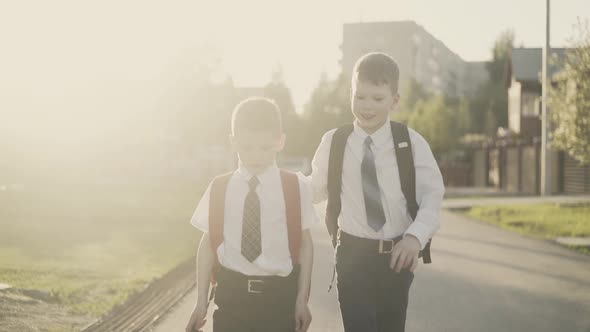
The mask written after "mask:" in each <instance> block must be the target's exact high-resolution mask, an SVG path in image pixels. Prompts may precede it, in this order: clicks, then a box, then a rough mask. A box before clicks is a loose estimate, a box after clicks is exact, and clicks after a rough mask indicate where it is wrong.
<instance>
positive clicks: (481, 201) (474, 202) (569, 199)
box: [442, 195, 590, 209]
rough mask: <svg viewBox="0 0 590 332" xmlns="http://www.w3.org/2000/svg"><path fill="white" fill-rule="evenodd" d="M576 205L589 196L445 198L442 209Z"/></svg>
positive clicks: (584, 201)
mask: <svg viewBox="0 0 590 332" xmlns="http://www.w3.org/2000/svg"><path fill="white" fill-rule="evenodd" d="M543 203H556V204H576V203H590V195H577V196H573V195H572V196H569V195H555V196H508V195H502V196H494V197H475V198H473V197H464V198H462V197H461V196H457V198H445V200H444V201H443V204H442V207H443V208H445V209H464V208H469V207H472V206H482V205H507V204H543Z"/></svg>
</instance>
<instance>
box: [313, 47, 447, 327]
mask: <svg viewBox="0 0 590 332" xmlns="http://www.w3.org/2000/svg"><path fill="white" fill-rule="evenodd" d="M398 81H399V69H398V66H397V64H396V63H395V61H394V60H393V59H392V58H391V57H390V56H389V55H387V54H384V53H369V54H366V55H364V56H363V57H361V58H360V59H359V60H358V61H357V63H356V64H355V67H354V69H353V73H352V101H351V105H352V113H353V115H354V117H355V121H354V123H353V124H352V125H348V126H344V127H341V128H338V129H334V130H331V131H329V132H327V133H326V134H325V135H324V136H323V137H322V141H321V143H320V146H319V147H318V149H317V151H316V154H315V156H314V159H313V162H312V184H313V189H314V202H315V203H318V202H320V201H323V200H325V199H328V207H327V211H326V224H327V226H328V230H329V232H330V234H331V235H332V237H333V239H334V244H335V245H336V243H337V246H336V272H337V274H338V279H337V281H338V300H339V302H340V310H341V312H342V319H343V323H344V329H345V331H346V332H360V331H362V332H377V331H379V332H381V331H388V332H390V331H396V332H398V331H404V329H405V321H406V310H407V306H408V296H409V289H410V285H411V284H412V281H413V278H414V273H413V271H414V270H415V268H416V266H417V264H418V258H419V256H420V254H421V253H422V254H423V255H424V256H423V259H424V261H425V262H429V260H430V255H429V254H430V252H429V248H430V238H431V237H432V236H433V235H434V233H435V232H436V231H437V230H438V228H439V210H440V204H441V201H442V198H443V194H444V185H443V181H442V176H441V173H440V170H439V168H438V166H437V163H436V161H435V159H434V157H433V155H432V152H431V150H430V147H429V146H428V143H427V142H426V141H425V140H424V138H422V136H420V135H419V134H418V133H417V132H415V131H414V130H412V129H409V128H407V127H406V126H404V125H402V124H399V123H396V122H390V121H389V118H390V115H391V113H392V111H393V110H394V109H395V108H396V107H397V106H398V103H399V99H400V98H399V94H398ZM336 238H337V241H336Z"/></svg>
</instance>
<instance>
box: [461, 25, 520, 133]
mask: <svg viewBox="0 0 590 332" xmlns="http://www.w3.org/2000/svg"><path fill="white" fill-rule="evenodd" d="M513 45H514V32H512V31H505V32H503V33H502V34H500V36H499V37H498V39H496V41H495V43H494V47H493V48H492V61H490V62H489V63H488V64H487V65H486V67H487V71H488V81H487V82H486V83H484V84H483V85H482V86H481V87H480V88H479V89H478V91H477V92H476V94H475V97H474V99H473V101H472V103H471V113H472V119H473V125H474V128H473V129H475V131H476V132H486V133H487V134H488V135H495V132H496V129H497V128H498V127H506V126H507V125H508V91H507V89H506V80H507V78H506V74H507V71H506V68H507V66H508V63H509V61H510V54H511V51H512V48H513Z"/></svg>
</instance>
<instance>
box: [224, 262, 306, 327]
mask: <svg viewBox="0 0 590 332" xmlns="http://www.w3.org/2000/svg"><path fill="white" fill-rule="evenodd" d="M298 276H299V267H298V266H297V267H295V268H294V269H293V272H292V273H291V274H290V275H289V276H287V277H279V276H272V277H268V276H264V277H255V276H246V275H243V274H241V273H238V272H233V271H230V270H227V269H225V268H218V270H217V271H216V273H215V277H216V280H217V289H216V291H215V304H216V305H217V307H218V309H217V310H215V312H214V313H213V332H238V331H239V332H293V331H295V301H296V298H297V282H298Z"/></svg>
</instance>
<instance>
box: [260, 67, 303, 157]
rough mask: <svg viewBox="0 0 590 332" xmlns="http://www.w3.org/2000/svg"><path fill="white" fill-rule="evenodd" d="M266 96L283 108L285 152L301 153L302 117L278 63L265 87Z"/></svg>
mask: <svg viewBox="0 0 590 332" xmlns="http://www.w3.org/2000/svg"><path fill="white" fill-rule="evenodd" d="M264 96H265V97H268V98H270V99H272V100H274V101H275V103H277V105H278V106H279V109H280V110H281V115H282V118H283V130H284V131H285V134H286V135H287V141H286V143H285V149H284V153H285V154H286V155H289V156H293V155H301V154H302V151H301V148H300V147H299V143H298V142H299V141H300V139H301V138H302V132H301V130H300V128H301V118H300V116H299V114H297V112H295V105H294V104H293V98H292V97H291V90H290V89H289V88H288V87H287V85H286V84H285V82H284V79H283V70H282V68H281V66H280V65H277V66H276V68H275V69H274V70H273V73H272V79H271V81H270V83H268V84H267V85H266V86H265V87H264Z"/></svg>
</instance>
